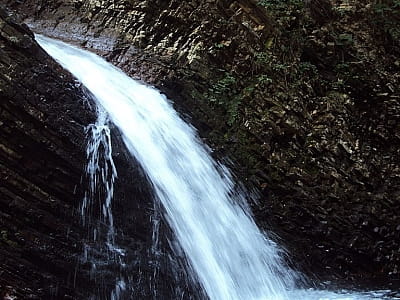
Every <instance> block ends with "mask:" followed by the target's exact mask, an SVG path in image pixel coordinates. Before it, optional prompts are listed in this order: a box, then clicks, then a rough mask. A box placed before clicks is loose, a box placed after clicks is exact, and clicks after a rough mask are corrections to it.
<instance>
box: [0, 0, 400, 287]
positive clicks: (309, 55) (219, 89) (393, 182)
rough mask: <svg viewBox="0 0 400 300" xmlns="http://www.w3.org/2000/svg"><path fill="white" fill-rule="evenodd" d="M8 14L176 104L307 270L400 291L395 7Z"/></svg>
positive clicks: (200, 4)
mask: <svg viewBox="0 0 400 300" xmlns="http://www.w3.org/2000/svg"><path fill="white" fill-rule="evenodd" d="M5 3H7V5H8V7H9V8H10V9H13V10H14V11H15V13H16V14H18V15H19V16H21V17H22V18H23V19H24V21H25V22H26V23H27V24H29V26H30V27H31V28H32V29H33V30H34V31H36V32H41V33H44V34H46V35H49V36H53V37H57V38H61V39H64V40H66V41H69V42H73V43H76V44H79V45H81V46H83V47H87V48H89V49H93V50H94V51H97V52H98V53H100V54H102V55H103V56H105V57H106V58H107V59H108V60H110V61H111V62H113V63H114V64H115V65H117V66H119V67H121V68H122V69H124V70H125V71H126V72H127V73H128V74H130V75H131V76H132V77H134V78H137V79H140V80H143V81H145V82H147V83H149V84H153V85H155V86H156V87H157V88H159V89H160V90H162V91H163V92H164V93H166V94H167V95H168V96H169V97H170V98H171V99H173V100H174V104H175V106H176V108H177V109H178V110H179V111H180V112H181V113H182V114H183V115H185V116H187V118H188V119H190V120H191V122H192V123H193V124H194V125H195V126H196V127H197V128H198V129H199V132H200V135H201V136H202V138H203V139H204V140H205V142H206V143H207V144H208V145H209V146H210V147H211V148H212V149H214V153H215V156H216V157H219V158H221V157H229V158H230V159H232V161H233V162H234V166H235V167H234V169H235V172H236V174H237V176H238V178H239V179H240V180H242V181H243V182H244V183H245V185H247V186H248V187H250V188H252V187H255V188H257V189H258V190H259V191H260V194H259V197H258V200H257V201H256V202H254V203H253V212H254V214H255V217H256V219H257V221H258V224H259V225H261V226H262V227H263V228H265V229H267V230H268V229H270V228H272V229H273V231H275V232H276V233H277V235H278V236H279V237H280V240H279V242H280V243H281V244H283V245H284V246H285V247H286V248H287V249H288V251H289V253H290V254H291V256H292V257H293V261H294V262H295V264H296V265H297V266H298V267H300V268H301V269H302V270H304V271H306V272H307V273H316V274H318V275H319V276H320V277H322V278H325V279H332V278H336V279H347V280H352V281H354V282H363V281H365V280H367V279H376V278H381V279H383V280H385V281H388V280H392V281H395V280H396V279H397V280H398V278H399V272H400V251H399V248H400V242H399V241H400V226H399V224H400V222H399V220H400V217H399V214H398V211H399V209H400V207H399V206H400V192H399V191H400V166H399V160H400V153H399V151H400V147H399V146H400V123H399V118H400V114H399V111H400V104H399V99H400V94H399V90H398V87H399V83H400V82H399V81H400V76H399V69H400V59H399V53H400V52H399V51H400V50H399V46H400V45H399V43H398V41H399V39H398V37H399V36H400V34H399V32H398V29H397V28H399V27H398V26H397V25H398V23H399V18H400V16H399V12H398V10H396V7H395V3H394V1H376V2H374V1H370V2H368V1H350V0H349V1H326V0H325V1H322V0H312V1H305V2H304V3H303V1H294V0H293V1H286V2H285V3H284V4H282V3H281V1H272V0H270V1H268V0H264V1H259V2H255V1H251V0H237V1H225V0H218V1H205V0H203V1H199V0H197V1H196V0H191V1H173V0H170V1H157V0H147V1H135V0H130V1H119V2H118V3H116V2H115V1H95V0H56V1H46V0H42V1H33V0H25V1H18V2H15V1H5ZM38 51H39V50H38ZM2 57H3V56H2ZM8 64H9V63H7V62H5V63H4V66H7V65H8ZM4 68H6V67H4ZM4 70H5V69H4ZM20 72H22V69H21V71H20ZM17 73H18V72H17ZM4 74H8V73H7V71H4ZM18 74H19V73H18ZM21 74H24V73H21ZM21 78H24V77H23V76H22V77H21ZM13 82H14V81H13ZM15 82H18V80H16V81H15ZM29 88H32V89H34V90H35V89H37V87H34V86H32V85H30V86H29ZM13 91H17V90H16V89H15V88H14V89H13ZM58 91H59V90H58ZM59 92H60V91H59ZM60 93H61V92H60ZM64 97H65V96H64ZM38 99H40V98H38ZM67 102H68V103H70V102H71V101H67ZM75 102H76V101H75ZM52 109H53V108H50V107H49V108H48V110H49V111H50V110H52ZM79 111H82V110H79ZM73 112H74V110H73V109H72V108H71V118H72V117H74V118H75V119H79V120H82V119H83V120H84V118H83V117H82V116H81V114H82V112H80V113H79V114H78V115H74V114H73ZM77 116H79V118H78V117H77ZM75 121H76V120H75ZM76 122H78V121H76ZM79 122H82V121H79ZM79 122H78V123H79ZM67 123H71V122H67ZM71 124H73V123H71ZM70 126H72V125H70ZM60 128H62V126H61V127H60ZM76 131H77V130H76V129H75V131H74V130H71V131H70V130H68V131H67V132H71V138H72V137H75V133H74V132H76ZM77 134H78V133H77ZM81 135H82V133H79V134H78V135H77V137H79V136H81ZM7 147H8V146H7ZM71 148H72V146H71ZM2 149H3V148H2ZM5 149H6V148H5ZM55 149H57V148H56V147H55ZM4 151H5V150H4V149H3V152H4ZM74 151H77V150H74ZM71 153H73V152H71ZM76 157H78V156H76ZM75 159H76V158H75ZM78 163H79V162H78ZM78 163H77V164H76V165H78ZM74 178H75V177H74ZM71 182H76V180H75V181H74V180H71V181H68V184H71ZM66 184H67V183H66ZM67 190H68V191H71V190H70V189H67ZM71 197H72V195H69V196H68V197H67V196H65V199H67V198H68V199H71ZM10 199H15V198H12V197H11V198H10ZM305 249H306V250H305Z"/></svg>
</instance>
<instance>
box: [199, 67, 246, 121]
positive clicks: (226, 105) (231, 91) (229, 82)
mask: <svg viewBox="0 0 400 300" xmlns="http://www.w3.org/2000/svg"><path fill="white" fill-rule="evenodd" d="M207 97H208V99H209V101H211V102H213V103H214V104H216V105H218V106H220V107H222V108H223V109H225V111H226V113H227V117H228V119H227V123H228V124H229V125H232V124H233V123H234V122H235V121H236V119H237V117H238V110H239V106H240V103H241V100H242V98H241V96H240V94H239V93H238V88H237V79H236V78H235V77H234V76H233V75H232V74H231V73H229V72H224V75H223V77H222V78H221V79H219V80H217V81H216V82H215V83H214V84H213V85H212V86H211V88H210V89H209V90H208V93H207Z"/></svg>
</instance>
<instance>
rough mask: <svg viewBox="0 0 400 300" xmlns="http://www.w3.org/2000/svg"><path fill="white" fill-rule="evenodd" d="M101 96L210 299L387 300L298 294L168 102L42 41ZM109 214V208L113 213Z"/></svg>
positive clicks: (91, 58) (88, 56) (110, 69)
mask: <svg viewBox="0 0 400 300" xmlns="http://www.w3.org/2000/svg"><path fill="white" fill-rule="evenodd" d="M37 39H38V41H39V43H40V44H41V46H42V47H43V48H44V49H45V50H46V51H47V52H48V53H49V54H50V55H51V56H53V57H54V58H55V59H56V60H58V61H59V62H60V63H61V65H63V66H64V67H65V68H66V69H68V70H69V71H70V72H71V73H72V74H73V75H75V76H76V78H77V79H78V80H79V81H81V82H82V83H83V85H85V86H86V88H87V89H88V90H89V91H90V92H91V93H92V94H93V95H94V97H95V99H96V101H97V102H98V104H99V105H100V106H101V107H104V109H105V110H106V111H107V113H108V114H109V116H110V119H111V121H112V122H114V123H115V124H116V125H117V127H118V128H119V129H120V131H121V132H122V135H123V138H124V142H125V144H126V146H127V147H128V149H129V151H130V152H131V154H132V155H134V156H135V157H136V159H137V160H138V161H139V163H140V164H141V165H142V167H143V169H144V170H145V172H146V173H147V176H148V178H149V179H150V180H151V182H152V184H153V186H154V189H155V193H156V196H157V197H158V199H159V200H160V201H161V203H162V205H163V208H164V210H165V212H166V219H167V221H168V223H169V225H170V226H171V228H172V230H173V232H174V234H175V236H176V238H177V240H178V242H179V244H180V247H181V248H182V249H183V251H184V253H185V255H186V257H187V260H188V263H189V266H190V267H189V269H190V271H191V272H193V274H194V277H195V278H196V279H197V280H198V281H199V282H200V284H201V286H202V288H203V289H204V291H205V293H206V294H207V296H208V297H209V298H210V299H218V300H228V299H243V300H252V299H260V300H261V299H266V300H273V299H381V298H382V297H383V296H382V294H378V293H367V294H362V293H358V294H354V293H353V294H351V293H345V292H343V293H333V292H327V291H315V290H311V289H310V290H305V289H297V288H296V284H297V283H298V282H299V280H300V279H301V277H300V276H299V275H298V274H296V273H295V272H294V271H292V270H291V269H290V268H288V267H287V266H286V265H285V263H284V261H283V259H282V254H281V251H280V250H279V248H278V247H277V245H276V244H275V243H274V242H273V241H271V240H270V239H269V238H268V237H266V235H264V234H263V233H262V232H260V230H259V229H258V228H257V226H256V224H255V223H254V221H253V220H252V218H251V216H250V213H249V212H248V209H247V208H246V206H245V205H244V203H245V199H244V195H242V194H237V193H234V192H233V181H232V179H231V176H230V173H229V171H228V170H227V169H226V168H225V167H224V166H222V165H219V164H217V163H215V162H214V161H213V160H212V159H211V157H210V155H209V154H208V152H207V151H206V149H205V147H204V146H202V145H201V143H200V141H199V139H198V138H197V137H196V132H195V130H194V129H193V128H192V127H191V126H189V125H188V124H186V123H185V122H184V121H182V120H181V119H180V118H179V116H178V114H177V113H176V112H175V111H174V110H173V108H172V106H171V105H170V103H169V102H168V101H167V99H166V98H165V96H163V95H161V94H160V93H159V92H158V91H156V90H155V89H153V88H151V87H148V86H145V85H143V84H140V83H138V82H136V81H134V80H132V79H131V78H129V77H128V76H127V75H125V74H124V73H123V72H122V71H120V70H118V69H117V68H115V67H114V66H112V65H111V64H109V63H107V62H106V61H105V60H103V59H102V58H100V57H98V56H97V55H95V54H93V53H90V52H87V51H84V50H81V49H78V48H75V47H72V46H69V45H67V44H65V43H62V42H59V41H54V40H52V39H49V38H45V37H42V36H38V37H37ZM106 211H107V209H106Z"/></svg>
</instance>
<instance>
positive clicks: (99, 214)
mask: <svg viewBox="0 0 400 300" xmlns="http://www.w3.org/2000/svg"><path fill="white" fill-rule="evenodd" d="M97 114H98V117H97V121H96V123H95V124H91V125H89V126H88V127H87V128H86V134H87V136H88V144H87V147H86V155H87V165H86V170H85V174H86V181H87V182H88V184H87V186H88V188H87V190H86V191H85V195H84V198H83V201H82V205H81V217H82V221H83V223H84V225H85V226H86V228H87V230H88V238H87V241H86V243H85V245H84V253H83V262H84V263H85V262H87V263H90V264H91V266H92V271H91V274H92V277H93V278H94V279H96V276H97V273H98V272H101V270H97V266H98V265H102V266H103V268H104V267H107V266H108V265H112V264H115V265H119V266H120V267H121V268H123V267H124V263H123V258H124V251H123V250H122V249H120V248H119V247H118V246H117V245H116V243H115V235H116V232H115V228H114V218H113V212H112V200H113V196H114V182H115V179H116V178H117V170H116V168H115V164H114V161H113V158H112V145H111V132H110V128H109V126H108V122H109V121H108V116H107V113H106V112H105V111H104V110H103V109H102V108H101V107H100V106H99V107H98V110H97ZM104 256H105V257H104ZM125 287H126V283H125V280H124V278H123V276H122V274H121V275H120V276H119V278H117V279H116V283H115V288H114V290H112V292H111V296H110V298H111V299H112V300H118V299H120V295H121V294H122V292H123V291H124V290H125ZM94 297H96V296H94Z"/></svg>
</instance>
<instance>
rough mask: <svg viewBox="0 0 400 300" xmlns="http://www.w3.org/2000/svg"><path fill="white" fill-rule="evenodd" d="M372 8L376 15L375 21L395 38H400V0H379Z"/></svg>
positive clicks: (396, 39)
mask: <svg viewBox="0 0 400 300" xmlns="http://www.w3.org/2000/svg"><path fill="white" fill-rule="evenodd" d="M372 10H373V12H374V14H375V16H376V18H375V19H374V20H373V22H374V23H375V24H376V25H377V26H378V27H380V28H383V30H384V31H386V32H387V33H389V35H390V36H391V37H392V39H393V40H395V41H398V40H400V0H386V1H377V2H376V3H375V4H374V5H373V6H372Z"/></svg>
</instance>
